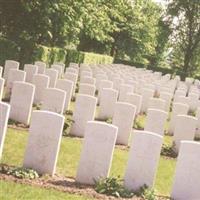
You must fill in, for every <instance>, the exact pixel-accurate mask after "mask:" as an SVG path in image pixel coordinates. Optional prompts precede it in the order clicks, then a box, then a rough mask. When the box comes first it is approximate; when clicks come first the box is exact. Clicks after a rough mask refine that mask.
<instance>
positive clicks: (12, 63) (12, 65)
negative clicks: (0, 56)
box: [3, 60, 19, 82]
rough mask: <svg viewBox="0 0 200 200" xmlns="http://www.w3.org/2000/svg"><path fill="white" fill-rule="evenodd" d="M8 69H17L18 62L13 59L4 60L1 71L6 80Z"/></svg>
mask: <svg viewBox="0 0 200 200" xmlns="http://www.w3.org/2000/svg"><path fill="white" fill-rule="evenodd" d="M10 69H16V70H17V69H19V62H17V61H14V60H6V62H5V66H4V73H3V78H4V79H5V81H6V82H7V78H8V73H9V70H10Z"/></svg>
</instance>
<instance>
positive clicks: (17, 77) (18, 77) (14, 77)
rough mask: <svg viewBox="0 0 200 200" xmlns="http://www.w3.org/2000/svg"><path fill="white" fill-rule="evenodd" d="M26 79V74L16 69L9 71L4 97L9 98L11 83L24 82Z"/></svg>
mask: <svg viewBox="0 0 200 200" xmlns="http://www.w3.org/2000/svg"><path fill="white" fill-rule="evenodd" d="M25 79H26V72H24V71H22V70H18V69H10V70H9V73H8V79H7V84H6V96H7V97H10V94H11V91H12V87H13V83H14V82H15V81H23V82H24V81H25Z"/></svg>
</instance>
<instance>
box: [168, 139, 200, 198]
mask: <svg viewBox="0 0 200 200" xmlns="http://www.w3.org/2000/svg"><path fill="white" fill-rule="evenodd" d="M199 155H200V143H198V142H191V141H182V142H181V147H180V152H179V156H178V161H177V164H176V172H175V177H174V183H173V187H172V193H171V197H172V198H173V199H177V200H178V199H180V200H189V199H191V200H198V199H199V197H200V190H199V186H200V159H199Z"/></svg>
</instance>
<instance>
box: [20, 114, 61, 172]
mask: <svg viewBox="0 0 200 200" xmlns="http://www.w3.org/2000/svg"><path fill="white" fill-rule="evenodd" d="M63 125H64V116H62V115H59V114H57V113H53V112H49V111H34V112H33V114H32V118H31V125H30V129H29V138H28V144H27V147H26V152H25V157H24V163H23V167H26V168H32V169H34V170H36V171H37V172H38V173H39V174H50V175H54V173H55V171H56V163H57V158H58V153H59V149H60V143H61V138H62V130H63Z"/></svg>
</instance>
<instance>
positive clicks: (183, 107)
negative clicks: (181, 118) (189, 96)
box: [168, 103, 189, 135]
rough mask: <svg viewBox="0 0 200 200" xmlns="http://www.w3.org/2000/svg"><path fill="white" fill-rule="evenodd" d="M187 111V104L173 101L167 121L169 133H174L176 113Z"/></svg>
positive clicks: (185, 113)
mask: <svg viewBox="0 0 200 200" xmlns="http://www.w3.org/2000/svg"><path fill="white" fill-rule="evenodd" d="M188 111H189V106H188V105H187V104H183V103H173V107H172V113H171V119H170V122H169V130H168V132H169V134H170V135H173V133H174V128H175V124H176V120H177V116H178V115H187V113H188Z"/></svg>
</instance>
